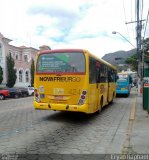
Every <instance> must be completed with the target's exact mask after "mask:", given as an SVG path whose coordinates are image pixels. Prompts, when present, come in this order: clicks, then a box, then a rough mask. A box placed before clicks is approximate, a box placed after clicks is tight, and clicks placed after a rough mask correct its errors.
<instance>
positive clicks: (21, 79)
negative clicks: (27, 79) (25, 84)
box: [19, 70, 23, 82]
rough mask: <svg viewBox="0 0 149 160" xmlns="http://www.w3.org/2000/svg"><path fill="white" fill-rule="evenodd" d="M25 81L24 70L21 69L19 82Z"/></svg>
mask: <svg viewBox="0 0 149 160" xmlns="http://www.w3.org/2000/svg"><path fill="white" fill-rule="evenodd" d="M22 81H23V71H22V70H20V71H19V82H22Z"/></svg>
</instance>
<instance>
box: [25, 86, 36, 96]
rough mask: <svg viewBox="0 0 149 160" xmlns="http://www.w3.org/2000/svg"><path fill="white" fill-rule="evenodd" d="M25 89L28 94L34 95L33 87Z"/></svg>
mask: <svg viewBox="0 0 149 160" xmlns="http://www.w3.org/2000/svg"><path fill="white" fill-rule="evenodd" d="M26 89H27V91H28V95H29V96H33V95H34V87H27V88H26Z"/></svg>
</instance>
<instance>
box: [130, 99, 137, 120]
mask: <svg viewBox="0 0 149 160" xmlns="http://www.w3.org/2000/svg"><path fill="white" fill-rule="evenodd" d="M135 115H136V97H135V98H133V100H132V107H131V112H130V117H129V120H134V119H135Z"/></svg>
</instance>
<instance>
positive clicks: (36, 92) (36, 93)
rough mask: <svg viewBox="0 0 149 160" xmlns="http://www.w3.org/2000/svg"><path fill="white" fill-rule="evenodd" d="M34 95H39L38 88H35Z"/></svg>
mask: <svg viewBox="0 0 149 160" xmlns="http://www.w3.org/2000/svg"><path fill="white" fill-rule="evenodd" d="M34 95H35V97H38V96H39V95H38V91H37V89H34Z"/></svg>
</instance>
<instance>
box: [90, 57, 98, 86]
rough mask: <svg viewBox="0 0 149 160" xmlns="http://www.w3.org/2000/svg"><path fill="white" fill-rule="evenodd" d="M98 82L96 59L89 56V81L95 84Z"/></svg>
mask: <svg viewBox="0 0 149 160" xmlns="http://www.w3.org/2000/svg"><path fill="white" fill-rule="evenodd" d="M96 82H97V76H96V60H95V59H93V58H91V57H89V83H90V84H93V83H96Z"/></svg>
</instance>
